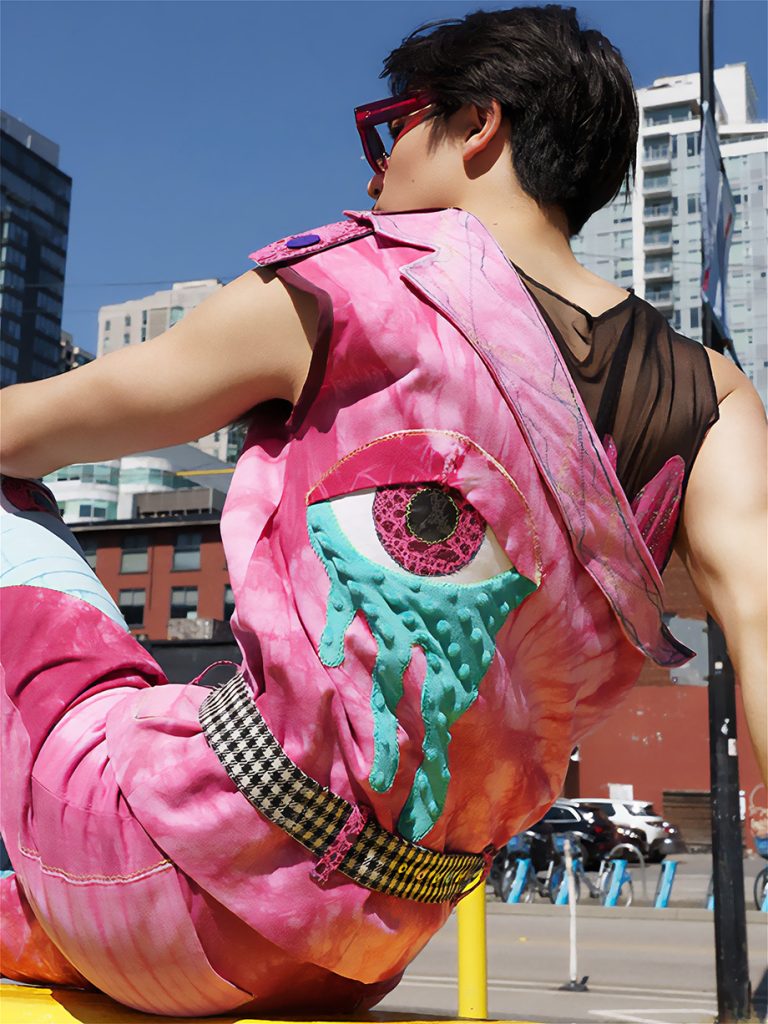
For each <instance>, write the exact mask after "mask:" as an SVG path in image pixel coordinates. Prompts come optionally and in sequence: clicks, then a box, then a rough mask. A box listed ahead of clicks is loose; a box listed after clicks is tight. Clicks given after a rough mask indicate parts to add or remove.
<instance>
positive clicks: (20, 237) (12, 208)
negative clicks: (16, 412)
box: [0, 111, 72, 386]
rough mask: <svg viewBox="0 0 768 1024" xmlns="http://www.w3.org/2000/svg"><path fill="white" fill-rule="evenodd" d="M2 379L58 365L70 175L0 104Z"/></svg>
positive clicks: (28, 376) (52, 370)
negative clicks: (60, 167) (65, 172)
mask: <svg viewBox="0 0 768 1024" xmlns="http://www.w3.org/2000/svg"><path fill="white" fill-rule="evenodd" d="M0 129H1V131H0V219H1V220H2V226H1V228H0V232H1V239H0V308H1V311H2V316H0V386H3V385H6V384H16V383H18V382H22V381H29V380H39V379H41V378H43V377H52V376H54V375H55V374H57V373H59V372H60V369H61V306H62V298H63V292H64V268H65V264H66V259H67V234H68V231H69V202H70V194H71V191H72V179H71V178H70V177H69V175H67V174H64V172H63V171H61V170H59V147H58V146H57V145H56V143H55V142H51V140H50V139H47V138H46V137H45V136H44V135H41V134H40V133H39V132H36V131H35V130H34V129H32V128H30V127H29V126H28V125H26V124H24V122H23V121H19V120H18V118H15V117H12V116H11V115H10V114H7V113H5V112H4V111H3V112H0Z"/></svg>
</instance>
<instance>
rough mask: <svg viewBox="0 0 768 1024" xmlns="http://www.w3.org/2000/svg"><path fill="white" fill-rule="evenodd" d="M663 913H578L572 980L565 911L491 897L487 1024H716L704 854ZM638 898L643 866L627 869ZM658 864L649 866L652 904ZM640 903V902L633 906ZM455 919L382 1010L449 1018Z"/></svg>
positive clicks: (757, 916)
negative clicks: (568, 986)
mask: <svg viewBox="0 0 768 1024" xmlns="http://www.w3.org/2000/svg"><path fill="white" fill-rule="evenodd" d="M678 859H679V860H680V861H681V866H680V868H679V869H678V878H677V879H676V881H675V887H674V888H673V891H672V900H671V902H670V909H668V910H654V909H653V908H652V907H649V906H640V905H633V906H632V907H628V908H625V909H619V908H608V907H602V906H600V905H598V904H597V903H596V902H593V901H588V902H586V903H585V902H583V901H582V903H580V904H579V905H578V907H577V977H578V978H579V979H581V978H582V977H583V976H584V975H587V976H588V981H587V989H588V990H587V992H583V993H582V992H579V993H573V992H561V991H559V987H560V986H561V985H563V984H565V983H567V982H568V981H569V976H570V975H569V964H570V960H569V951H570V944H569V911H568V908H567V907H553V906H551V905H550V904H548V903H544V902H538V903H534V904H530V905H521V906H505V905H504V904H502V903H500V902H498V901H496V900H494V899H493V897H492V896H490V895H489V902H488V915H487V921H488V977H489V986H488V1003H489V1005H488V1012H489V1015H490V1017H491V1018H492V1019H497V1020H508V1021H519V1020H524V1021H536V1022H541V1024H704V1022H707V1024H711V1022H712V1021H713V1019H714V1017H715V1013H716V1010H717V993H716V981H715V939H714V923H713V915H712V913H711V912H710V911H707V910H705V909H703V904H704V900H705V897H706V891H707V886H708V884H709V878H710V872H711V858H710V857H709V856H708V855H683V856H681V857H679V858H678ZM764 864H765V861H762V860H760V859H759V858H757V857H748V858H745V861H744V867H745V890H748V893H749V899H748V901H747V908H748V913H747V942H748V951H749V965H750V977H751V980H752V987H753V993H754V997H755V999H754V1001H755V1005H756V1008H757V1009H758V1011H759V1012H758V1016H757V1017H756V1018H755V1019H757V1020H766V1011H765V1004H766V999H767V998H768V915H767V914H761V913H760V912H759V911H757V910H754V909H749V908H750V907H752V908H753V906H754V905H753V904H752V902H751V891H752V882H753V880H754V877H755V875H756V874H757V872H758V871H759V870H760V868H761V867H762V866H763V865H764ZM632 870H633V876H634V886H635V893H636V894H637V895H638V897H640V896H641V886H640V883H639V874H640V872H639V870H638V868H637V866H634V867H633V869H632ZM658 873H659V868H658V867H656V866H654V867H651V868H649V869H648V876H647V888H648V895H649V898H650V899H651V900H652V899H653V896H654V893H655V889H656V880H657V877H658ZM639 902H641V900H640V899H639V898H638V903H639ZM456 956H457V951H456V917H455V915H452V916H451V919H450V921H449V922H448V924H447V925H446V927H445V928H444V929H443V930H442V932H440V933H439V934H438V935H436V936H435V938H434V939H433V940H432V942H431V943H429V945H428V946H427V947H426V949H425V950H423V951H422V953H421V954H420V955H419V956H418V957H417V958H416V960H415V961H414V962H413V963H412V964H411V966H410V968H409V969H408V971H407V972H406V975H405V978H404V980H403V982H402V983H401V984H400V985H399V986H398V988H397V989H396V990H395V991H394V992H393V993H391V994H390V995H389V996H388V997H387V998H386V999H385V1000H384V1001H383V1002H382V1003H381V1004H380V1007H377V1009H378V1008H380V1009H382V1010H391V1011H395V1010H398V1011H401V1012H402V1011H408V1012H411V1013H413V1014H415V1015H417V1014H423V1015H425V1016H426V1015H427V1014H430V1013H431V1014H436V1013H437V1014H447V1015H450V1014H452V1013H455V1012H456V1007H457V988H456Z"/></svg>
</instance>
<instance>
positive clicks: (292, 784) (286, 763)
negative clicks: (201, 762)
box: [200, 673, 492, 903]
mask: <svg viewBox="0 0 768 1024" xmlns="http://www.w3.org/2000/svg"><path fill="white" fill-rule="evenodd" d="M200 723H201V725H202V727H203V733H204V734H205V738H206V740H207V741H208V744H209V746H210V747H211V749H212V750H213V752H214V753H215V754H216V756H217V757H218V759H219V760H220V761H221V763H222V765H223V767H224V770H225V771H226V773H227V775H229V777H230V779H232V781H233V782H234V784H235V785H236V786H237V788H238V789H239V790H240V792H241V793H243V795H244V796H246V797H247V799H248V800H249V801H250V803H252V804H253V806H254V807H255V808H256V809H257V810H258V811H259V812H260V813H261V814H262V815H264V817H265V818H267V819H268V820H269V821H271V822H273V824H275V825H277V826H279V827H280V828H281V829H283V831H284V832H287V833H288V835H290V836H292V837H293V838H294V839H295V840H297V842H299V843H301V845H302V846H304V847H306V849H307V850H309V851H310V852H311V853H313V854H315V855H316V856H317V857H319V860H318V863H317V864H316V865H315V867H314V869H313V871H312V873H311V874H312V877H313V878H314V879H315V881H317V882H319V883H324V882H325V881H327V879H328V877H329V875H330V873H331V872H332V871H334V870H339V871H341V872H342V874H344V875H346V876H347V877H348V878H351V879H352V880H353V881H355V882H357V883H358V884H359V885H362V886H365V888H367V889H373V890H374V891H375V892H382V893H387V894H388V895H390V896H399V897H401V898H402V899H408V900H416V901H417V902H419V903H447V902H449V901H451V902H452V901H455V900H458V898H459V897H460V896H461V895H462V894H464V893H465V892H466V891H467V889H468V887H469V885H470V884H471V883H472V882H474V883H475V884H479V883H480V882H481V881H482V880H483V879H484V878H485V875H486V874H487V872H488V867H489V865H490V860H491V856H492V854H491V851H484V852H483V853H479V854H476V853H437V852H435V851H434V850H428V849H426V848H425V847H423V846H417V845H416V844H415V843H411V842H408V840H407V839H403V838H402V837H401V836H397V835H394V834H393V833H391V832H387V831H385V829H383V828H381V827H380V826H379V825H378V824H377V822H376V821H375V820H374V819H373V818H371V817H370V815H369V812H368V811H367V809H366V808H362V807H358V806H354V805H353V804H350V803H347V801H346V800H344V799H342V797H340V796H337V795H336V794H335V793H332V792H331V791H330V790H328V789H325V788H324V787H323V786H320V785H319V784H318V783H317V782H315V781H314V780H313V779H310V778H309V776H307V775H305V774H304V772H302V771H301V769H300V768H299V767H298V766H297V765H295V764H294V763H293V761H291V759H290V758H289V757H288V755H287V754H286V753H285V751H284V750H283V749H282V747H281V746H280V744H279V743H278V742H277V740H276V739H275V737H274V736H273V735H272V733H271V732H270V731H269V728H268V727H267V724H266V722H265V721H264V719H263V718H262V716H261V713H260V712H259V709H258V708H257V707H256V703H255V701H254V699H253V693H252V692H251V690H250V687H249V686H248V684H247V683H246V681H245V679H244V678H243V676H242V674H240V673H238V674H237V675H236V676H235V677H234V678H233V679H231V680H230V681H229V682H228V683H226V684H225V685H224V686H221V687H219V688H218V689H216V690H212V691H211V693H210V694H209V696H208V697H206V699H205V700H204V701H203V703H202V705H201V707H200Z"/></svg>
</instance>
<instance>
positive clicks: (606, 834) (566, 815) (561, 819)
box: [531, 800, 622, 870]
mask: <svg viewBox="0 0 768 1024" xmlns="http://www.w3.org/2000/svg"><path fill="white" fill-rule="evenodd" d="M542 826H551V828H552V831H553V833H554V834H555V836H562V835H565V834H566V833H568V832H572V833H574V834H576V835H577V836H578V837H579V844H580V846H581V859H582V862H583V864H584V867H585V868H586V869H587V870H591V869H594V868H598V867H599V866H600V861H601V860H602V859H603V857H604V856H605V855H606V854H607V853H610V851H611V850H612V849H613V847H614V846H616V845H617V844H618V843H619V842H621V841H622V840H620V839H619V836H618V833H617V831H616V826H615V825H614V824H613V822H612V821H611V820H610V818H608V817H607V816H606V815H605V814H603V812H602V811H600V810H598V809H597V808H586V807H577V806H576V805H575V804H572V803H571V802H570V801H568V800H557V801H556V802H555V803H554V804H553V805H552V807H550V809H549V810H548V811H547V813H546V814H545V815H544V817H543V818H542V819H541V820H540V821H538V822H537V823H536V824H535V825H531V831H533V832H538V831H540V829H541V827H542Z"/></svg>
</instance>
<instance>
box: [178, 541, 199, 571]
mask: <svg viewBox="0 0 768 1024" xmlns="http://www.w3.org/2000/svg"><path fill="white" fill-rule="evenodd" d="M202 539H203V538H202V534H200V533H179V534H177V536H176V543H175V545H174V548H173V568H174V571H176V572H191V571H193V570H195V569H199V568H200V542H201V541H202Z"/></svg>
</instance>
